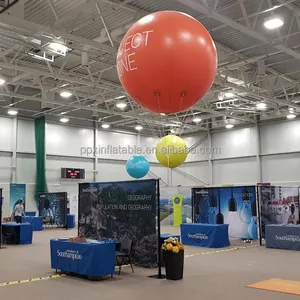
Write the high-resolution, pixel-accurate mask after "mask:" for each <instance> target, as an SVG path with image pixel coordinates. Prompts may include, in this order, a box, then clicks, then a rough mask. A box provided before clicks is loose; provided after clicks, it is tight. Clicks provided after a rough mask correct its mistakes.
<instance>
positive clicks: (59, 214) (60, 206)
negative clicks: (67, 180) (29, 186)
mask: <svg viewBox="0 0 300 300" xmlns="http://www.w3.org/2000/svg"><path fill="white" fill-rule="evenodd" d="M67 198H68V197H67V193H65V192H62V193H42V194H39V216H41V217H43V218H44V220H45V221H46V225H48V227H66V224H67Z"/></svg>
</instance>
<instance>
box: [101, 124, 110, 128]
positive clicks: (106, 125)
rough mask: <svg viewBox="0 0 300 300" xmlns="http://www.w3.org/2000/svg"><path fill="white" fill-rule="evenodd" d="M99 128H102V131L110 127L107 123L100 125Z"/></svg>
mask: <svg viewBox="0 0 300 300" xmlns="http://www.w3.org/2000/svg"><path fill="white" fill-rule="evenodd" d="M101 127H102V128H104V129H107V128H109V127H110V125H109V124H107V123H105V124H102V125H101Z"/></svg>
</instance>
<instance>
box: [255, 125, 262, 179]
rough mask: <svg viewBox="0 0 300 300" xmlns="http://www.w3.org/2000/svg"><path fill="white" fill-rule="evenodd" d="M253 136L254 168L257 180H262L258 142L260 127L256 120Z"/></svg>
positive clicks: (259, 145) (259, 144)
mask: <svg viewBox="0 0 300 300" xmlns="http://www.w3.org/2000/svg"><path fill="white" fill-rule="evenodd" d="M255 129H256V130H255V136H256V170H257V182H262V169H261V159H260V153H261V143H260V127H259V124H258V122H256V126H255Z"/></svg>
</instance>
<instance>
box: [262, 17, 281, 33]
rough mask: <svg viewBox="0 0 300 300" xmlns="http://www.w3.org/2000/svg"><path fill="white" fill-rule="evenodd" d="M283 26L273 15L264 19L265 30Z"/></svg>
mask: <svg viewBox="0 0 300 300" xmlns="http://www.w3.org/2000/svg"><path fill="white" fill-rule="evenodd" d="M283 24H284V22H283V19H282V18H281V17H280V16H278V15H273V16H270V17H268V18H265V22H264V26H265V27H266V28H267V29H270V30H272V29H277V28H279V27H281V26H282V25H283Z"/></svg>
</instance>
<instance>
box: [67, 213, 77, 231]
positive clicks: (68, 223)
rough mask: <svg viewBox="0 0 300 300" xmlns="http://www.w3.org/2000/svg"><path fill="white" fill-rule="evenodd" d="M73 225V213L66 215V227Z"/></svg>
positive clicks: (72, 226)
mask: <svg viewBox="0 0 300 300" xmlns="http://www.w3.org/2000/svg"><path fill="white" fill-rule="evenodd" d="M74 227H75V215H67V228H68V229H69V228H74Z"/></svg>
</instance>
